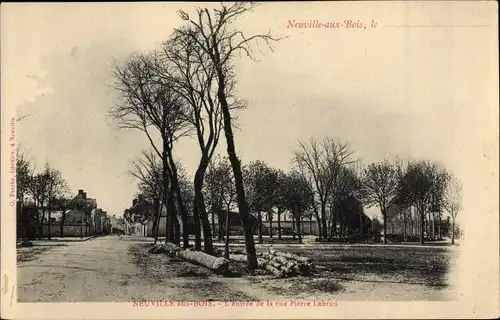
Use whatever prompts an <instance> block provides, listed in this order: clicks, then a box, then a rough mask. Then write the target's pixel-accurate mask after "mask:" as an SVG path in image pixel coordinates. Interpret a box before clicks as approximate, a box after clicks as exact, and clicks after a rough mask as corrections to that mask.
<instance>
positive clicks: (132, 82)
mask: <svg viewBox="0 0 500 320" xmlns="http://www.w3.org/2000/svg"><path fill="white" fill-rule="evenodd" d="M165 68H168V66H164V65H163V61H161V60H160V59H158V57H157V55H155V54H150V55H136V56H133V57H132V58H130V59H129V60H128V61H127V62H126V63H125V64H124V66H122V67H117V68H116V71H115V73H114V76H115V78H116V89H117V90H118V92H119V93H120V94H121V96H120V98H121V103H119V104H117V105H115V106H114V107H113V108H112V109H111V110H110V115H111V116H112V117H113V118H115V119H117V120H118V121H119V127H120V128H131V129H136V130H140V131H142V132H144V133H145V134H146V136H147V138H148V140H149V142H150V143H151V146H152V147H153V149H154V150H155V152H156V153H157V154H158V156H159V157H160V159H162V164H163V174H162V176H163V186H164V187H163V199H162V201H163V203H167V206H168V207H169V208H171V209H173V208H174V207H175V206H173V205H172V204H171V203H172V198H173V193H175V194H176V197H175V198H176V199H177V201H179V203H178V205H179V208H180V210H181V215H182V217H183V219H185V221H183V222H186V224H184V225H187V211H186V209H185V206H184V203H183V201H182V195H181V192H180V189H179V186H178V178H177V168H176V164H175V161H174V159H173V155H172V152H173V146H174V142H175V141H177V140H178V139H179V138H180V137H182V136H185V135H187V134H189V132H190V130H191V128H190V127H189V126H188V124H187V123H186V121H185V116H184V115H185V108H186V106H185V104H184V101H183V99H182V98H181V97H180V96H179V95H178V94H177V92H176V90H174V88H173V87H172V85H171V84H170V83H169V82H167V81H165V80H164V79H163V78H162V77H161V76H160V75H158V72H157V71H158V70H161V69H165ZM151 128H153V129H154V130H156V132H157V133H159V135H160V137H161V147H157V145H156V144H155V142H154V138H153V136H152V132H151ZM160 150H161V151H160ZM169 178H170V180H171V185H170V189H171V190H170V191H169V188H168V187H167V184H168V181H169ZM167 211H169V212H170V213H169V214H168V217H167V224H168V223H170V222H173V224H174V227H175V230H176V232H175V234H176V235H177V236H176V237H175V238H174V239H173V241H174V242H176V243H177V242H178V235H179V233H180V231H179V223H178V220H177V218H176V217H177V215H176V213H175V212H171V211H172V210H167ZM183 234H184V247H187V246H188V244H189V243H188V242H189V235H188V234H187V232H183ZM166 240H167V241H168V240H172V239H169V237H168V236H167V239H166Z"/></svg>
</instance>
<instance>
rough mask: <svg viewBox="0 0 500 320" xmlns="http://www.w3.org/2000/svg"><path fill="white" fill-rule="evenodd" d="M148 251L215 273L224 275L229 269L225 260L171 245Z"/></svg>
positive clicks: (160, 245)
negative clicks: (184, 261) (166, 255)
mask: <svg viewBox="0 0 500 320" xmlns="http://www.w3.org/2000/svg"><path fill="white" fill-rule="evenodd" d="M149 251H150V252H151V253H166V254H168V255H170V256H173V257H178V258H181V259H184V260H187V261H189V262H192V263H195V264H198V265H201V266H204V267H206V268H208V269H210V270H212V271H214V272H216V273H226V272H227V271H228V269H229V261H228V260H227V259H224V258H222V257H214V256H212V255H209V254H206V253H204V252H201V251H192V250H190V249H185V250H183V249H181V248H180V247H178V246H176V245H175V244H171V243H166V244H165V243H161V244H156V245H154V246H153V247H152V248H151V249H150V250H149Z"/></svg>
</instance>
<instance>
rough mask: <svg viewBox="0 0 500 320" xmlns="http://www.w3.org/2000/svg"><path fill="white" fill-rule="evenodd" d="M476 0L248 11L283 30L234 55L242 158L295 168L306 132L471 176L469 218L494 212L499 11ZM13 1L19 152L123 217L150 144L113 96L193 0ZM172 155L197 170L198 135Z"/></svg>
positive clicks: (252, 19) (11, 71)
mask: <svg viewBox="0 0 500 320" xmlns="http://www.w3.org/2000/svg"><path fill="white" fill-rule="evenodd" d="M212 5H213V4H210V6H212ZM468 5H469V4H468V3H467V2H456V3H455V2H445V3H426V4H422V3H418V2H414V3H412V2H406V3H400V2H388V3H387V2H386V3H384V2H379V3H370V2H354V3H346V2H335V3H318V2H313V3H293V4H292V3H288V4H278V3H267V4H265V5H262V6H261V7H259V8H257V9H256V10H255V11H254V12H252V13H249V14H248V15H247V16H245V17H244V18H242V19H241V20H239V21H238V22H237V23H235V25H234V26H235V27H237V28H240V29H241V30H243V31H245V32H246V33H247V34H251V33H263V32H267V31H269V30H270V31H271V32H272V33H273V34H274V35H275V36H277V37H285V38H284V39H283V40H281V41H280V42H278V43H276V44H275V45H274V46H273V51H272V52H271V51H270V50H267V49H266V48H264V47H260V48H261V49H262V50H261V51H257V58H258V60H259V61H257V62H254V61H251V60H248V59H241V60H239V61H238V62H237V64H236V66H237V79H238V94H239V95H240V96H241V97H242V98H244V99H246V100H247V101H248V108H247V109H246V110H244V111H241V112H240V113H239V114H238V116H239V118H240V129H239V130H237V132H236V137H235V139H236V148H237V152H238V155H239V156H240V157H241V159H242V161H243V162H245V163H248V162H249V161H252V160H256V159H262V160H264V161H265V162H267V163H268V164H270V165H271V166H274V167H277V168H282V169H285V170H286V169H288V168H289V167H290V164H291V158H292V154H293V152H294V150H296V149H297V141H298V140H299V139H309V138H313V137H316V138H319V137H324V136H330V137H335V138H338V139H339V140H340V141H343V142H349V143H350V144H351V148H352V151H353V152H354V155H355V157H356V158H360V159H362V161H363V163H366V164H368V163H371V162H374V161H380V160H383V159H389V160H394V159H395V158H396V157H397V158H400V159H428V160H432V161H435V162H437V163H440V164H441V165H443V166H445V167H446V168H448V169H450V170H451V171H453V172H454V173H455V175H456V176H458V177H459V178H460V179H461V180H462V183H463V188H464V212H465V213H464V214H463V215H465V216H466V217H467V216H468V217H471V216H472V215H474V214H477V212H478V211H488V210H491V209H492V208H493V207H494V208H496V207H498V201H497V198H491V197H490V196H488V195H491V194H495V195H498V185H497V184H496V182H497V181H498V171H497V170H498V123H497V120H498V91H497V90H498V78H497V77H496V76H495V75H494V74H493V73H492V72H490V71H491V70H498V64H497V63H498V51H497V46H496V41H497V34H496V31H495V30H496V26H495V22H496V19H495V15H494V10H490V9H491V8H490V7H488V6H486V5H485V6H481V5H477V6H474V7H467V6H468ZM361 6H363V7H361ZM2 7H3V8H2V9H3V10H2V44H3V45H4V46H3V47H4V48H3V49H2V73H3V75H2V96H3V97H2V106H3V108H9V109H12V110H16V112H17V115H18V116H23V115H28V114H31V115H30V116H29V117H27V118H25V119H24V120H23V121H21V122H19V123H18V124H17V137H16V138H17V142H18V144H19V146H20V147H21V149H22V150H23V151H24V152H26V153H27V154H28V155H29V156H30V157H32V158H33V159H34V161H35V162H36V164H37V167H39V168H41V167H42V166H43V164H44V163H45V162H46V161H48V162H49V163H50V164H51V165H52V166H54V167H55V168H57V169H59V170H60V171H61V172H62V174H63V176H64V177H65V178H66V180H67V181H68V183H69V185H70V186H71V188H72V191H73V193H76V192H77V191H78V189H85V190H86V192H87V194H88V196H89V197H92V198H96V199H97V203H98V206H99V207H101V208H103V209H104V210H107V211H108V213H111V214H116V215H121V214H122V213H123V210H124V209H126V208H128V207H130V205H131V204H132V198H133V195H134V193H135V192H136V191H137V187H136V186H137V182H136V181H134V180H133V179H132V178H131V177H130V176H129V175H128V174H127V170H128V169H129V168H130V165H131V161H132V160H133V159H134V158H135V157H136V156H138V155H139V153H140V151H141V150H142V149H145V148H148V147H149V145H148V141H147V139H146V137H145V136H144V134H143V133H141V132H137V131H132V130H120V129H117V128H116V125H115V123H113V122H112V121H111V119H109V118H108V117H107V112H108V110H109V108H110V107H112V106H113V104H114V103H116V101H117V94H116V92H115V91H114V90H113V88H112V83H113V77H112V70H113V66H114V65H115V63H116V62H118V63H119V62H120V61H123V59H125V58H126V57H127V56H128V55H129V54H130V53H132V52H145V51H150V50H153V49H155V48H157V47H158V45H159V44H160V43H161V41H163V40H166V39H167V38H168V37H169V35H170V34H171V32H172V30H173V28H174V27H178V26H180V25H181V24H182V23H183V21H182V20H181V19H180V18H179V17H178V16H177V14H176V11H177V10H178V9H180V8H183V9H184V10H186V11H187V12H188V13H191V14H192V12H193V4H191V3H170V4H160V3H142V4H138V3H135V4H132V3H121V4H120V3H116V4H109V3H107V4H100V3H88V4H84V3H77V4H73V3H72V4H65V3H61V4H47V3H44V4H22V3H17V4H8V5H3V6H2ZM443 11H444V12H446V13H447V14H445V15H443V14H442V13H443ZM347 19H351V20H353V21H358V20H359V21H362V22H363V23H364V24H365V25H367V26H369V25H371V22H372V20H373V21H375V22H376V23H377V28H373V29H372V28H368V29H366V30H365V29H313V28H311V29H295V28H287V26H288V25H289V21H291V20H296V21H310V20H318V21H344V20H347ZM450 26H455V27H454V28H452V27H450ZM13 30H15V32H14V31H13ZM488 48H490V50H488ZM4 93H5V94H4ZM175 149H176V151H175V152H176V156H177V158H178V159H179V160H180V161H181V163H182V164H183V165H184V166H185V167H186V168H187V170H188V172H191V173H192V172H193V171H194V170H195V168H196V163H197V161H198V156H199V151H198V147H197V144H196V141H195V140H193V139H189V138H185V139H183V140H181V141H180V143H179V145H178V146H176V147H175ZM219 150H220V152H222V153H224V150H225V144H224V143H223V141H222V143H221V144H220V147H219ZM495 197H496V196H495ZM368 212H369V214H370V215H372V216H373V215H376V214H378V211H377V210H376V209H371V210H368ZM497 212H498V211H497Z"/></svg>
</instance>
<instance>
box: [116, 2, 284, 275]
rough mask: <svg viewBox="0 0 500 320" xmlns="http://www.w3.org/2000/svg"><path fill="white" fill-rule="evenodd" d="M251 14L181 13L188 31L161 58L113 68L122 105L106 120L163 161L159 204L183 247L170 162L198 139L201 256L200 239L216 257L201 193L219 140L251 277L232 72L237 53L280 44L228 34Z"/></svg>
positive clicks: (182, 207) (225, 10)
mask: <svg viewBox="0 0 500 320" xmlns="http://www.w3.org/2000/svg"><path fill="white" fill-rule="evenodd" d="M252 8H253V5H252V4H250V3H236V4H232V5H225V4H222V5H221V7H220V8H218V9H214V10H212V11H210V10H208V9H204V8H197V9H196V17H195V18H194V19H191V18H190V17H189V15H188V14H187V13H185V12H179V15H180V17H181V18H182V19H183V20H184V21H185V24H184V25H183V26H182V27H180V28H177V29H175V30H174V32H173V34H172V35H171V37H170V38H169V39H168V40H167V41H165V42H164V43H163V44H162V46H161V47H160V48H159V49H158V50H155V51H154V52H149V53H145V54H139V55H134V56H132V57H131V58H130V59H129V60H128V61H126V62H125V63H124V64H123V65H121V66H118V67H117V69H116V72H115V78H116V88H117V90H118V91H119V92H120V98H121V102H120V103H118V104H117V105H116V106H114V107H113V108H112V110H111V112H110V113H111V115H112V116H113V117H114V118H115V119H117V120H118V121H119V123H120V126H121V127H122V128H133V129H137V130H140V131H142V132H144V133H145V135H146V136H147V138H148V140H149V142H150V144H151V146H152V148H153V150H154V151H155V153H156V155H157V156H158V157H159V159H160V160H161V163H162V175H161V179H162V186H163V187H162V197H161V201H162V202H163V203H164V204H166V207H167V212H168V217H167V226H168V227H167V228H168V229H169V231H170V230H171V232H169V233H168V235H167V240H170V241H173V242H174V243H177V244H180V234H181V233H180V226H179V221H178V220H177V211H179V213H180V216H181V219H182V224H183V225H184V226H187V220H188V208H187V207H186V203H187V202H186V199H184V198H183V194H182V192H181V186H180V181H179V173H178V166H177V163H176V161H175V160H174V156H173V151H174V143H175V142H176V141H177V140H178V139H180V138H181V137H184V136H187V135H191V136H194V137H195V138H196V141H197V143H198V145H199V150H200V161H199V164H198V168H197V169H196V172H195V175H194V179H193V189H194V200H193V201H192V212H193V217H194V222H195V248H196V249H198V250H201V232H203V244H204V249H205V251H206V252H212V251H213V243H212V235H211V228H210V223H209V218H208V214H207V209H206V206H205V199H204V193H203V185H204V180H205V175H206V172H207V169H208V166H209V164H210V161H211V159H212V157H213V155H214V152H215V149H216V147H217V145H218V143H219V139H220V136H221V133H222V132H224V136H225V138H226V145H227V155H228V159H229V161H230V164H231V169H232V173H233V175H234V184H235V192H236V203H237V205H238V209H239V214H240V217H241V220H242V224H243V230H244V234H245V242H246V250H247V257H248V266H249V268H251V269H253V268H256V267H257V258H256V252H255V246H254V240H253V235H252V230H251V226H250V220H249V219H250V218H249V208H248V204H247V200H246V195H245V190H244V185H243V172H242V168H241V164H240V160H239V159H238V156H237V154H236V146H235V139H234V135H233V127H234V121H235V118H234V111H235V110H237V109H241V108H243V107H245V102H244V101H242V100H241V99H239V98H238V97H237V96H236V94H235V88H236V79H235V66H234V64H235V61H236V59H238V57H239V55H240V54H241V53H243V54H245V55H246V56H247V57H250V58H254V55H253V52H252V45H253V44H256V43H258V42H259V41H264V42H266V43H267V44H269V43H270V42H271V41H275V40H277V39H274V38H272V37H271V36H270V35H269V34H260V35H252V36H249V37H246V36H245V35H244V34H243V33H242V32H241V31H239V30H234V29H232V28H231V23H232V22H233V21H234V20H235V19H236V18H238V17H240V16H241V15H243V14H244V13H245V12H247V11H249V10H251V9H252ZM188 236H189V235H188V233H187V232H183V246H184V247H187V246H188V242H189V238H188Z"/></svg>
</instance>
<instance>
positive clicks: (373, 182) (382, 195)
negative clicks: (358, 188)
mask: <svg viewBox="0 0 500 320" xmlns="http://www.w3.org/2000/svg"><path fill="white" fill-rule="evenodd" d="M398 186H399V175H398V172H397V168H396V166H394V165H392V164H390V163H389V161H387V160H384V161H382V162H377V163H372V164H370V165H369V166H368V167H367V168H366V169H365V171H364V172H363V200H364V202H365V204H366V205H367V206H368V207H372V206H378V207H379V209H380V212H381V213H382V218H383V224H384V244H386V243H387V213H388V210H389V207H390V205H391V204H392V202H393V200H394V198H395V197H396V195H397V191H398Z"/></svg>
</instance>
